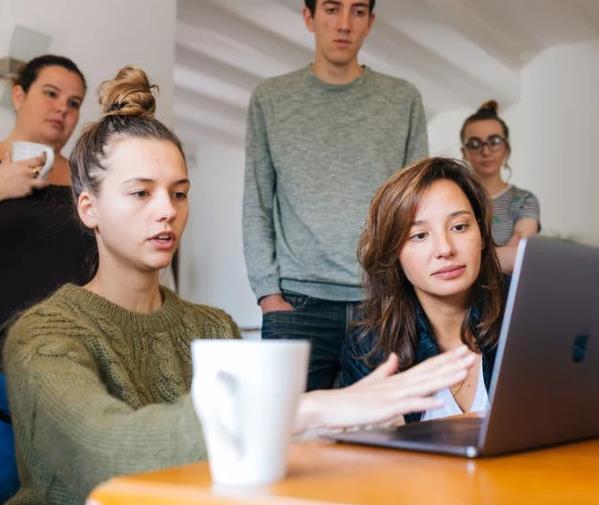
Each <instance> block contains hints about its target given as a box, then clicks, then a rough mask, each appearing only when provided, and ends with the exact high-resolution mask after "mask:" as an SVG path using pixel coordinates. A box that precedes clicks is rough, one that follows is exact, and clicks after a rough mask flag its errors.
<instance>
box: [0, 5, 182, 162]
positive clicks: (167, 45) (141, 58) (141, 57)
mask: <svg viewBox="0 0 599 505" xmlns="http://www.w3.org/2000/svg"><path fill="white" fill-rule="evenodd" d="M175 20H176V2H175V1H174V0H173V1H171V0H125V1H123V0H102V1H101V2H98V1H92V0H52V2H40V1H39V0H0V57H4V56H8V54H7V53H8V49H9V44H10V39H11V36H12V33H13V31H14V28H15V26H16V25H22V26H25V27H27V28H30V29H33V30H37V31H39V32H43V33H45V34H47V35H50V36H51V43H50V47H49V52H52V53H56V54H61V55H65V56H68V57H70V58H71V59H72V60H73V61H75V63H76V64H77V65H78V66H79V68H80V69H81V70H82V72H83V73H84V75H85V76H86V79H87V81H88V94H87V97H86V100H85V102H84V104H83V108H82V111H81V119H80V122H79V129H80V128H81V127H82V126H83V125H84V124H85V123H86V122H88V121H92V120H95V119H96V116H97V114H98V106H97V100H96V94H95V90H96V88H97V86H98V85H99V84H100V82H102V81H103V80H105V79H109V78H111V77H113V75H114V74H115V73H116V71H117V70H118V69H119V68H120V67H122V66H123V65H125V64H128V63H135V64H137V65H140V66H142V67H143V68H144V69H145V70H146V71H147V72H148V74H149V75H150V78H151V79H152V80H153V81H154V82H156V83H158V84H159V85H160V99H159V100H158V116H159V117H160V118H161V119H162V120H163V121H165V122H166V123H167V124H172V118H173V113H172V109H173V88H174V85H173V67H174V48H175ZM0 82H1V81H0ZM1 86H2V88H4V87H5V84H2V85H1ZM0 91H3V89H0ZM12 122H13V115H12V111H11V110H10V109H8V108H7V107H0V138H3V137H4V136H5V135H6V134H7V133H8V132H9V131H10V129H11V126H12ZM78 131H79V130H78ZM76 137H77V132H75V134H74V135H73V137H72V140H74V139H75V138H76ZM71 145H72V141H71V142H70V143H69V144H68V145H67V148H66V149H65V152H67V153H68V152H69V151H70V147H69V146H71Z"/></svg>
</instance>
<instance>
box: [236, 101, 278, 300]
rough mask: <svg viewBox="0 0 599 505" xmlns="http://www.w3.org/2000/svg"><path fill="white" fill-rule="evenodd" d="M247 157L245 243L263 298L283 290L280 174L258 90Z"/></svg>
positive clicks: (258, 292)
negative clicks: (277, 221)
mask: <svg viewBox="0 0 599 505" xmlns="http://www.w3.org/2000/svg"><path fill="white" fill-rule="evenodd" d="M245 159H246V161H245V183H244V195H243V245H244V253H245V262H246V265H247V270H248V275H249V279H250V284H251V286H252V289H253V290H254V293H255V295H256V298H257V299H258V300H260V298H262V297H264V296H267V295H270V294H275V293H280V292H281V290H280V287H279V265H278V263H277V257H276V250H275V227H274V215H273V205H274V196H275V187H276V174H275V169H274V166H273V163H272V159H271V156H270V149H269V145H268V134H267V131H266V121H265V118H264V113H263V110H262V106H261V104H260V100H259V98H258V94H257V92H256V91H255V92H254V93H253V94H252V98H251V100H250V105H249V111H248V121H247V138H246V151H245Z"/></svg>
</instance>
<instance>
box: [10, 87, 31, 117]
mask: <svg viewBox="0 0 599 505" xmlns="http://www.w3.org/2000/svg"><path fill="white" fill-rule="evenodd" d="M26 95H27V93H25V90H23V88H22V87H21V85H20V84H15V85H14V86H13V87H12V93H11V98H12V106H13V107H14V108H15V111H17V112H18V111H19V109H20V108H21V106H22V105H23V102H24V101H25V96H26Z"/></svg>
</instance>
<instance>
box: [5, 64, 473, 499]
mask: <svg viewBox="0 0 599 505" xmlns="http://www.w3.org/2000/svg"><path fill="white" fill-rule="evenodd" d="M152 88H153V86H151V85H150V83H149V81H148V78H147V76H146V74H145V73H144V72H143V71H142V70H141V69H140V68H138V67H134V66H128V67H125V68H123V69H121V71H120V72H119V73H118V75H117V76H116V77H115V79H113V80H112V81H108V82H105V83H104V84H103V85H102V86H101V89H100V103H101V105H102V110H103V116H102V117H101V118H100V119H99V120H98V121H97V122H96V123H93V124H91V125H89V126H88V127H87V128H86V129H85V131H84V132H83V134H82V136H81V138H80V139H79V140H78V141H77V144H76V145H75V148H74V150H73V152H72V154H71V157H70V164H71V174H72V175H71V177H72V180H73V195H74V198H75V200H76V206H77V211H78V214H79V217H80V218H81V221H82V222H83V224H84V225H85V226H86V227H87V228H89V229H90V230H92V232H93V233H94V235H95V237H96V241H97V244H98V252H99V262H98V269H97V272H96V274H95V276H94V277H93V279H92V280H91V281H90V282H89V283H87V284H85V285H84V286H82V287H80V286H76V285H74V284H67V285H65V286H63V287H62V288H61V289H59V290H58V291H57V292H56V293H55V294H53V295H52V296H51V297H50V298H48V299H47V300H45V301H44V302H42V303H40V304H38V305H36V306H35V307H33V308H31V309H30V310H28V311H27V312H25V313H24V314H23V315H22V316H21V317H20V318H19V320H18V321H17V322H16V323H15V324H14V326H12V327H11V329H10V332H9V336H8V339H7V343H6V347H5V359H6V370H7V376H8V387H9V396H10V401H11V407H12V409H13V417H14V419H15V423H14V425H15V435H16V443H17V448H18V451H17V454H18V457H19V469H20V476H21V481H22V487H21V490H20V491H19V493H18V494H17V495H16V496H15V498H14V499H13V501H11V502H10V503H11V505H15V504H19V503H28V504H38V503H39V504H41V503H46V504H72V503H83V502H84V500H85V497H86V496H87V494H88V493H89V492H90V491H91V490H92V488H93V487H94V486H96V485H97V484H99V483H100V482H101V481H104V480H106V479H108V478H110V477H112V476H114V475H118V474H122V473H132V472H139V471H144V470H152V469H158V468H163V467H166V466H172V465H180V464H183V463H187V462H191V461H197V460H199V459H203V458H205V457H206V450H205V445H204V441H203V439H202V430H201V426H200V424H199V421H198V420H197V417H196V414H195V412H194V409H193V407H192V403H191V399H190V395H189V388H190V383H191V377H192V366H191V356H190V344H191V341H192V339H194V338H198V336H201V337H202V338H238V337H239V330H238V328H237V326H236V325H235V323H234V322H233V320H232V319H231V317H230V316H228V315H227V314H226V313H224V312H223V311H221V310H219V309H215V308H212V307H207V306H204V305H196V304H192V303H189V302H186V301H184V300H181V299H180V298H178V297H177V296H176V295H175V293H173V292H172V291H170V290H168V289H167V288H164V287H162V286H160V285H159V282H158V272H159V269H160V268H162V267H164V266H166V265H168V264H169V263H170V261H171V259H172V257H173V254H174V253H175V250H176V249H177V246H178V245H179V242H180V239H181V234H182V233H183V229H184V227H185V223H186V220H187V216H188V201H187V196H188V192H189V188H190V181H189V179H188V174H187V166H186V162H185V156H184V154H183V150H182V148H181V143H180V142H179V140H178V138H177V137H176V136H175V135H174V134H173V133H172V132H171V131H170V130H169V129H168V128H167V127H166V126H164V125H163V124H162V123H161V122H160V121H158V120H157V119H155V118H154V117H153V113H154V109H155V100H154V96H153V94H152ZM473 360H474V356H473V355H472V354H471V353H470V352H469V351H468V350H467V349H466V348H465V347H461V348H458V349H456V350H454V351H453V352H450V353H446V354H444V355H442V356H438V357H436V358H435V359H433V360H432V361H429V362H428V363H427V364H426V366H423V367H414V369H413V370H411V371H410V372H409V373H406V374H396V373H395V372H396V371H397V356H395V355H390V356H389V358H388V359H387V360H386V361H385V362H384V363H383V364H382V365H381V366H380V367H379V368H378V369H377V370H376V371H375V372H374V373H373V374H371V375H370V376H369V377H368V378H366V379H365V380H363V381H360V382H358V383H357V384H355V385H354V386H352V387H349V388H345V389H338V390H326V391H312V392H310V393H306V394H304V395H303V396H302V398H301V400H300V403H299V406H298V411H297V417H296V423H295V432H296V433H302V432H305V431H307V430H312V429H316V428H319V429H340V428H344V427H348V426H354V425H358V426H359V425H369V424H376V423H383V424H389V425H393V424H395V423H399V422H403V414H404V413H406V412H409V411H411V410H421V409H428V408H434V407H437V406H439V405H440V402H439V401H438V400H436V399H433V398H431V395H432V394H433V393H434V392H435V391H437V390H438V389H439V388H442V387H447V386H451V385H454V384H457V383H459V382H460V381H462V380H464V378H465V376H466V374H467V370H468V368H469V367H470V366H471V365H472V363H473Z"/></svg>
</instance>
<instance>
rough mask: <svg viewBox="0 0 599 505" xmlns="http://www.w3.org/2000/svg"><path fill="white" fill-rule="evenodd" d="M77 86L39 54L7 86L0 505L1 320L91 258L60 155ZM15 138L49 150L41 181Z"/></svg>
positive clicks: (0, 172)
mask: <svg viewBox="0 0 599 505" xmlns="http://www.w3.org/2000/svg"><path fill="white" fill-rule="evenodd" d="M85 89H86V84H85V79H84V77H83V74H82V73H81V71H80V70H79V69H78V68H77V66H76V65H75V64H74V63H73V62H72V61H71V60H69V59H68V58H64V57H61V56H54V55H45V56H40V57H38V58H34V59H33V60H31V61H29V62H28V63H27V64H25V65H24V66H23V68H22V69H21V70H20V72H19V74H18V75H17V77H16V79H15V81H14V85H13V87H12V103H13V106H14V110H15V123H14V126H13V128H12V131H11V132H10V134H9V136H8V138H6V139H4V140H1V141H0V237H2V239H1V241H2V245H0V283H1V285H2V289H1V290H0V460H1V461H2V464H0V502H3V501H4V500H5V499H6V498H8V495H9V494H11V493H12V492H14V491H15V490H16V489H15V488H16V486H17V480H16V468H15V466H14V456H13V454H12V452H13V449H12V434H11V428H10V425H9V424H8V422H9V419H10V418H9V414H8V406H7V404H6V396H5V388H4V374H3V373H2V364H1V362H2V360H1V355H2V347H3V343H4V338H5V335H6V329H7V326H8V323H9V321H10V320H11V318H12V317H13V316H14V315H15V314H16V313H17V312H18V311H20V310H23V309H25V308H27V307H29V306H31V305H32V304H33V303H35V302H37V301H40V300H42V299H43V298H45V297H46V296H48V294H49V293H51V292H52V291H54V290H55V289H56V288H57V287H58V286H60V285H61V284H64V283H65V282H69V281H74V282H85V281H86V280H87V279H88V278H89V275H90V265H89V263H88V258H91V259H92V260H93V257H94V251H95V243H94V241H93V238H92V237H91V236H89V235H87V234H85V233H84V232H83V230H82V228H81V226H80V225H79V223H78V222H77V221H76V219H75V218H74V209H73V204H72V198H71V190H70V187H69V184H70V171H69V166H68V162H67V159H66V158H65V157H64V156H63V155H62V154H61V150H62V148H63V147H64V145H65V144H66V142H67V140H68V139H69V137H70V136H71V134H72V133H73V130H74V128H75V126H76V124H77V121H78V119H79V108H80V107H81V102H82V101H83V98H84V96H85ZM16 141H29V142H37V143H41V144H46V145H48V146H50V147H51V148H52V149H54V152H55V156H54V167H53V170H52V171H51V172H50V174H49V176H48V179H47V180H42V179H40V178H38V174H39V172H40V168H41V167H42V166H43V164H44V161H45V160H44V159H43V158H42V157H35V158H31V159H27V160H22V161H12V159H11V150H12V144H13V142H16ZM5 451H6V452H5ZM11 475H12V477H11ZM10 481H12V484H9V482H10Z"/></svg>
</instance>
